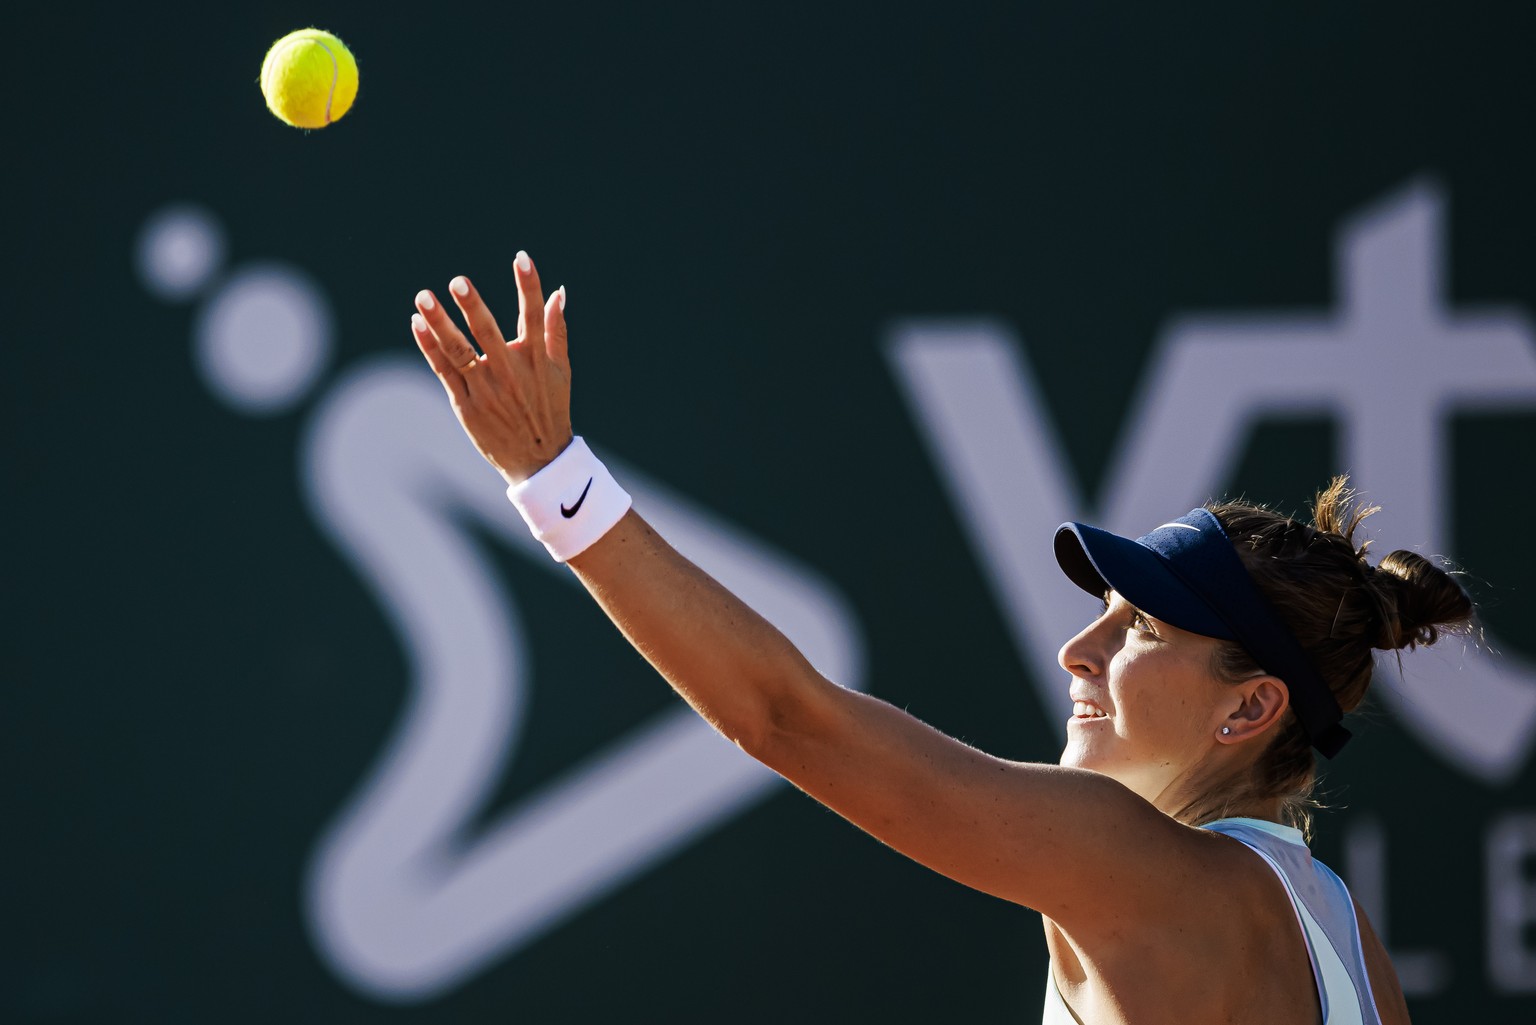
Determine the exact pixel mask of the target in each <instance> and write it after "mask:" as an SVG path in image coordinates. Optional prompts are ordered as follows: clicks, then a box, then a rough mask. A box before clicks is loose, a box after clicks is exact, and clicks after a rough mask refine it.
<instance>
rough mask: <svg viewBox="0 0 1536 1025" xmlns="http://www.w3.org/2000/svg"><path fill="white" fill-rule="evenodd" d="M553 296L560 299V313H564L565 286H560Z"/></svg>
mask: <svg viewBox="0 0 1536 1025" xmlns="http://www.w3.org/2000/svg"><path fill="white" fill-rule="evenodd" d="M555 294H556V295H558V296H559V297H560V312H561V313H564V312H565V286H564V285H561V286H560V289H559V291H557V292H556V293H555Z"/></svg>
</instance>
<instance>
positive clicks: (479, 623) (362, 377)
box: [303, 359, 864, 1000]
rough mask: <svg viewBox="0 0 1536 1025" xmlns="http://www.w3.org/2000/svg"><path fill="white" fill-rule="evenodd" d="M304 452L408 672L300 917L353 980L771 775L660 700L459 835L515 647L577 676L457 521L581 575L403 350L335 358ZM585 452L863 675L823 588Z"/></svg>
mask: <svg viewBox="0 0 1536 1025" xmlns="http://www.w3.org/2000/svg"><path fill="white" fill-rule="evenodd" d="M303 449H304V452H305V456H306V459H305V467H304V479H305V486H306V488H307V491H308V495H309V500H310V503H311V506H312V509H313V512H314V516H315V520H316V521H317V522H318V523H319V524H321V525H322V527H323V528H324V529H325V530H326V531H327V533H328V534H329V535H330V537H331V540H332V541H333V543H334V544H335V545H336V546H337V548H338V549H339V550H340V551H342V552H343V553H344V554H345V555H346V556H347V557H348V558H349V559H350V560H351V562H352V564H353V566H354V568H355V569H356V571H357V573H358V574H359V576H360V577H361V578H362V579H363V580H364V581H365V582H366V583H367V584H368V586H369V587H371V588H372V590H373V592H374V594H375V596H376V597H377V599H378V601H379V603H380V605H381V606H382V607H383V608H384V610H385V611H386V613H387V614H388V615H389V617H390V619H391V620H392V622H393V625H394V628H395V632H396V634H397V635H398V636H399V637H400V638H401V639H402V642H403V643H404V646H405V652H406V656H407V659H408V663H409V672H410V676H411V680H412V693H411V698H410V700H409V704H408V706H407V708H406V710H405V712H404V713H403V714H402V717H401V722H400V726H399V728H398V731H397V733H396V735H395V736H394V738H393V739H392V740H391V741H390V743H389V745H388V747H387V748H386V750H385V751H384V752H383V754H382V755H381V756H380V758H379V760H378V763H377V765H376V766H375V767H374V769H373V770H372V772H371V773H370V774H369V777H368V779H367V780H366V782H365V783H364V784H363V786H362V788H361V790H360V792H359V793H358V794H357V795H356V796H355V797H354V799H353V800H352V801H351V803H350V804H349V806H348V807H347V808H346V809H345V810H344V811H343V812H342V813H341V815H340V816H339V817H338V819H337V820H336V821H335V822H334V823H333V824H332V825H331V826H330V827H329V828H328V830H327V831H326V834H325V836H324V837H323V838H322V840H321V842H320V844H319V846H318V847H317V849H316V851H315V854H314V859H313V862H312V864H311V871H310V875H309V880H308V885H307V893H306V903H307V910H308V914H309V920H310V925H311V928H312V930H313V932H314V936H315V939H316V942H317V945H318V946H319V948H320V950H321V951H322V952H323V954H324V956H325V957H326V959H327V960H328V961H329V962H330V964H331V965H332V966H333V968H334V969H335V970H336V971H337V972H339V973H340V974H341V975H342V976H343V977H344V978H345V979H347V980H348V981H349V982H350V983H351V984H352V985H354V986H356V987H357V988H358V989H360V990H363V991H365V992H367V993H370V994H372V995H374V996H376V997H378V998H381V999H393V1000H420V999H425V998H428V997H431V996H433V995H435V994H437V993H440V992H442V991H444V990H446V989H449V988H451V987H453V986H455V985H457V984H459V983H460V982H461V981H462V980H463V979H465V978H466V977H467V976H469V975H472V974H474V973H476V972H478V971H481V970H482V969H484V968H485V967H487V966H488V965H489V964H490V963H491V962H492V961H493V960H495V959H497V958H500V957H504V956H506V955H507V954H509V953H511V952H512V951H515V950H516V949H517V948H518V947H520V946H522V945H524V944H527V943H529V942H531V941H533V940H534V939H536V938H537V937H538V936H539V935H540V934H541V933H542V932H543V931H544V930H545V929H547V928H549V927H551V926H552V925H554V924H556V923H558V922H560V921H561V920H562V919H565V918H567V917H569V916H571V915H573V914H575V913H577V912H578V911H580V910H582V909H583V908H585V907H587V906H589V905H590V904H592V903H594V902H595V901H597V900H599V899H600V898H601V897H603V896H604V895H605V894H606V893H608V892H609V891H611V890H612V889H614V888H615V887H617V886H619V885H621V884H622V883H623V882H625V881H626V880H627V879H629V878H631V877H633V876H635V875H636V874H638V873H640V872H643V871H644V870H646V869H647V868H649V867H650V866H652V865H654V864H655V863H656V862H657V861H659V860H660V859H662V858H664V857H666V856H667V855H669V854H671V853H672V852H674V851H676V850H678V849H679V848H681V847H683V846H686V845H687V844H689V843H690V842H692V841H693V840H694V839H695V838H696V837H697V835H698V834H699V833H700V832H701V831H703V830H706V829H709V828H711V827H713V826H715V825H717V824H719V823H721V822H722V821H724V820H725V819H727V818H729V817H731V816H733V815H736V814H739V813H740V812H742V811H744V810H745V809H746V808H748V807H750V806H751V805H752V804H753V803H755V802H756V801H757V800H759V799H760V798H762V797H763V796H765V795H766V794H767V793H768V791H769V790H770V789H771V788H772V787H773V786H774V784H775V783H776V782H777V780H778V777H777V776H775V775H774V774H773V773H771V772H770V771H768V770H767V769H765V768H763V767H762V766H760V765H758V764H757V763H756V762H754V761H752V760H751V759H750V758H748V757H747V756H746V755H745V754H743V753H742V752H741V751H739V750H738V749H737V748H736V747H735V746H734V745H732V744H730V743H729V742H727V741H726V740H724V739H723V738H721V737H720V736H719V735H718V734H716V733H714V732H713V731H712V730H711V729H710V728H709V727H708V726H707V725H706V724H705V723H704V722H703V721H702V720H701V719H699V718H698V716H696V715H695V714H694V713H693V712H692V711H691V710H689V709H688V708H686V707H684V706H682V705H681V704H679V705H678V706H676V707H675V708H674V709H672V710H670V711H669V712H667V713H665V714H661V715H658V716H657V717H656V718H655V719H654V720H652V721H650V722H647V723H644V724H642V725H641V726H639V727H637V728H636V729H635V730H634V731H633V732H631V733H630V734H629V735H628V736H626V737H624V738H623V739H621V740H620V741H618V742H616V743H615V744H613V745H612V746H611V747H610V748H609V749H607V750H604V751H600V752H597V753H596V754H594V755H593V756H591V757H590V758H588V759H587V760H586V761H585V762H583V763H582V764H580V765H578V766H576V767H575V768H573V769H571V770H570V771H569V772H567V773H566V774H565V775H564V776H563V777H562V778H559V779H557V780H555V781H554V782H552V783H550V784H548V785H547V786H545V787H544V788H543V789H542V790H541V791H539V792H537V793H535V794H533V795H531V796H529V797H528V798H526V799H524V800H523V801H521V802H520V803H519V804H517V805H516V806H514V807H513V808H511V809H510V810H509V811H508V812H507V813H506V814H505V815H504V816H502V817H501V818H500V819H499V820H497V821H496V822H494V823H492V824H491V825H490V826H489V827H487V829H486V830H485V831H484V833H483V834H481V835H479V836H474V837H466V836H464V835H463V831H464V829H465V826H466V823H467V822H468V821H469V820H470V819H471V817H472V816H473V815H474V813H475V812H476V810H477V809H478V808H479V807H480V805H481V804H482V802H483V801H484V800H485V798H486V795H487V794H488V792H489V791H490V790H491V789H492V788H493V787H494V785H495V784H496V783H497V781H498V779H499V778H500V775H501V771H502V769H503V767H504V765H505V762H506V759H507V758H508V757H509V755H510V754H511V753H512V751H513V750H514V749H515V747H516V743H517V735H518V732H519V729H520V728H521V726H522V710H523V706H524V699H525V696H526V692H527V688H528V687H529V686H530V685H531V680H532V674H531V671H530V665H529V654H530V651H531V650H538V651H539V653H540V654H541V656H542V657H543V663H542V668H541V670H540V673H539V678H540V681H541V685H544V686H554V685H559V686H566V687H581V686H583V682H582V681H580V680H565V681H560V666H559V661H558V653H557V652H556V651H548V650H544V649H540V648H538V645H537V644H535V643H534V641H533V639H531V638H529V637H527V636H525V635H524V634H523V632H522V630H521V628H520V625H519V620H518V617H517V613H516V607H515V604H514V602H513V599H512V596H511V595H510V594H509V593H508V592H507V591H506V589H505V588H503V587H502V586H501V584H500V582H499V581H498V579H497V577H496V575H495V574H494V573H493V572H492V571H490V570H489V569H487V568H486V565H485V560H484V559H482V558H481V557H480V553H479V552H477V550H476V547H475V542H474V540H473V539H472V537H471V535H470V534H469V532H468V531H467V530H466V529H465V521H466V520H468V519H472V520H474V521H475V522H476V523H477V524H478V525H479V526H481V527H482V528H484V529H485V530H487V531H489V532H490V533H492V534H494V535H495V536H496V539H497V541H498V542H499V543H501V544H504V545H505V546H507V547H508V548H509V549H511V550H513V551H515V552H517V553H519V554H523V555H526V556H527V557H528V558H529V559H530V560H531V562H532V563H533V564H534V565H537V566H541V567H545V568H546V569H548V570H549V571H550V572H552V573H554V574H556V576H557V577H558V578H559V579H562V580H567V581H569V582H570V583H571V584H572V585H573V586H579V585H578V584H577V583H576V581H575V578H574V577H573V576H572V575H571V574H570V571H569V570H567V569H566V568H564V567H563V566H559V565H557V564H556V563H554V562H553V561H552V560H551V559H550V558H549V555H548V554H547V553H546V552H545V551H544V549H543V548H542V547H541V546H539V545H538V544H537V543H535V542H534V541H533V540H532V539H531V538H530V537H529V535H528V532H527V530H526V528H525V527H524V526H523V524H522V522H521V520H520V519H518V518H517V516H516V514H515V512H514V511H513V510H512V508H511V506H510V504H509V503H508V502H507V500H506V497H505V495H504V493H503V488H502V486H501V484H500V482H499V479H498V478H497V476H496V475H495V474H494V473H493V472H491V471H490V470H489V469H488V468H487V467H486V466H485V464H484V462H483V461H482V460H481V459H480V457H479V456H478V455H477V454H476V453H475V452H474V450H473V449H472V448H471V446H470V445H469V443H468V442H467V441H466V440H465V438H464V437H463V432H462V431H461V430H460V428H459V426H458V424H457V423H456V422H455V421H454V419H453V416H452V414H451V413H450V412H449V409H448V405H447V403H446V401H445V400H444V397H443V393H442V388H441V387H440V386H439V385H438V383H437V382H436V381H435V380H434V379H433V378H432V377H431V375H430V374H428V373H427V372H426V371H425V370H424V369H420V368H418V367H416V366H415V365H414V363H407V362H402V361H399V360H394V359H390V360H384V361H380V362H378V363H375V364H373V365H371V366H368V367H365V368H363V369H358V370H353V371H352V372H350V373H349V374H348V375H347V376H346V377H345V378H344V379H343V380H342V381H341V382H339V383H338V384H337V385H336V386H335V387H334V388H332V389H331V390H330V391H329V393H328V394H326V395H325V396H324V398H323V399H322V400H321V401H320V404H319V406H318V408H317V409H316V411H315V414H314V416H313V418H312V420H311V422H310V425H309V429H308V432H307V436H306V439H305V442H304V446H303ZM604 461H605V462H607V463H608V465H609V466H610V467H612V468H613V469H614V471H615V473H616V475H617V476H618V478H619V479H620V480H622V481H623V482H624V484H625V486H626V488H628V489H629V490H630V491H631V492H632V493H633V494H634V496H635V502H636V507H637V508H639V509H640V510H641V511H642V512H643V513H644V515H645V516H646V517H647V519H648V520H649V521H651V522H652V523H653V524H654V525H655V526H656V527H657V528H658V529H659V530H660V531H661V532H662V533H663V534H665V535H666V536H667V538H668V539H669V540H670V541H671V542H672V543H673V544H674V545H675V546H676V547H677V548H679V549H680V550H681V551H683V552H684V553H685V554H687V555H688V556H689V557H690V558H691V559H693V560H694V561H695V562H697V563H698V564H699V565H700V566H701V567H703V568H704V569H705V570H706V571H708V572H709V573H711V574H712V575H713V576H714V577H715V578H716V579H718V580H720V581H721V582H722V583H723V584H724V585H725V586H726V587H728V588H730V589H731V590H733V591H734V592H735V593H737V594H738V595H740V596H741V597H742V599H743V600H745V601H747V602H748V603H749V604H750V605H752V606H753V607H754V608H756V609H757V610H758V611H760V612H761V613H762V614H763V615H765V616H766V617H767V618H769V619H770V620H772V621H773V622H774V623H775V624H776V625H777V626H778V627H779V628H780V629H781V630H783V631H784V633H785V634H786V635H787V636H788V637H789V638H790V639H791V640H792V641H794V642H795V643H796V644H797V645H798V646H799V647H800V649H801V650H802V651H803V652H804V653H805V654H806V656H807V657H808V658H809V659H810V660H811V661H812V662H813V663H815V664H816V665H817V666H818V667H819V668H820V669H821V671H822V672H824V673H825V674H826V675H827V676H828V677H830V678H832V679H834V680H837V681H839V682H841V683H843V684H845V685H847V686H853V687H858V686H862V683H863V675H864V651H863V642H862V639H861V636H860V631H859V629H858V626H857V624H856V622H855V620H854V617H853V614H852V612H851V610H850V609H849V607H848V605H847V604H846V603H845V602H844V601H843V600H842V599H841V598H840V597H839V596H838V595H837V593H836V592H835V591H834V590H833V588H832V587H831V586H830V585H829V584H827V583H826V582H825V581H824V580H822V579H821V578H820V577H819V576H817V575H816V574H815V573H813V572H812V571H811V570H809V569H807V568H805V567H803V566H800V565H798V564H795V563H794V562H793V561H791V560H789V559H788V558H786V557H785V556H784V555H783V554H782V553H778V552H775V551H772V550H770V549H769V548H768V547H767V546H765V545H764V544H762V543H761V542H759V541H756V540H755V539H753V538H751V537H749V536H748V535H747V534H745V533H744V532H742V531H740V530H739V529H736V528H734V527H732V526H731V525H729V524H727V523H724V522H722V521H720V520H719V519H717V518H715V517H713V516H711V515H710V514H709V513H707V512H705V511H704V510H702V509H701V508H699V507H697V506H695V505H693V504H691V503H689V502H688V501H686V500H685V499H683V498H682V497H680V496H679V495H677V494H675V493H672V492H670V491H668V490H667V489H665V488H664V487H662V486H661V485H659V484H657V483H656V482H655V481H653V480H651V479H650V478H648V477H647V476H646V475H645V474H643V473H642V472H640V471H639V470H637V469H635V468H634V467H628V466H625V465H624V464H623V463H622V462H621V461H620V460H618V459H616V458H614V457H612V456H611V455H607V454H605V455H604ZM637 685H638V684H637Z"/></svg>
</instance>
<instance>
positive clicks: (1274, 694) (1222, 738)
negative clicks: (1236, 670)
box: [1216, 676, 1291, 744]
mask: <svg viewBox="0 0 1536 1025" xmlns="http://www.w3.org/2000/svg"><path fill="white" fill-rule="evenodd" d="M1234 690H1235V691H1236V692H1237V693H1236V695H1234V696H1235V697H1237V698H1238V700H1239V701H1240V704H1239V705H1238V706H1237V708H1236V709H1235V710H1234V711H1232V712H1230V713H1229V714H1228V715H1227V717H1226V718H1225V719H1223V720H1222V721H1221V723H1220V725H1219V726H1218V727H1217V730H1218V732H1217V734H1216V741H1217V743H1221V744H1238V743H1241V742H1243V741H1245V740H1252V739H1253V738H1254V737H1258V736H1262V735H1263V734H1264V732H1265V731H1266V730H1268V729H1269V728H1270V727H1271V726H1274V725H1275V724H1276V723H1278V722H1279V721H1280V718H1281V717H1282V716H1283V715H1285V710H1286V709H1287V708H1289V707H1290V706H1291V692H1290V689H1289V688H1287V687H1286V685H1285V681H1284V680H1282V679H1280V678H1279V677H1278V676H1251V677H1249V678H1248V679H1246V680H1244V681H1243V682H1242V683H1240V684H1238V685H1237V686H1236V687H1235V688H1234ZM1226 707H1229V708H1230V707H1231V706H1230V705H1227V706H1226ZM1222 730H1225V731H1227V732H1221V731H1222Z"/></svg>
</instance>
